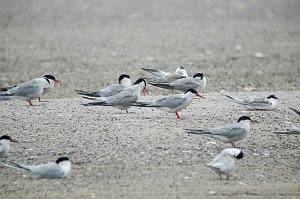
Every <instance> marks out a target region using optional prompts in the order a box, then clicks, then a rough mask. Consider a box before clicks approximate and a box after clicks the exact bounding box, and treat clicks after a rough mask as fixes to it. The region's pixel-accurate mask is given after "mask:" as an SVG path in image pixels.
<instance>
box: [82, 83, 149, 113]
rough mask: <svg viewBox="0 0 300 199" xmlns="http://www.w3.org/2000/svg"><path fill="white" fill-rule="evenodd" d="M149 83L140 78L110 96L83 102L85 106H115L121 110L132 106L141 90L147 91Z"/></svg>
mask: <svg viewBox="0 0 300 199" xmlns="http://www.w3.org/2000/svg"><path fill="white" fill-rule="evenodd" d="M146 86H147V83H146V81H145V80H144V79H142V78H140V79H138V80H137V81H136V82H135V83H134V84H133V85H132V86H130V87H128V88H126V89H125V90H124V91H122V92H120V93H118V94H116V95H113V96H109V97H103V98H100V99H93V98H87V99H92V100H97V102H90V103H88V104H83V105H84V106H114V107H116V108H118V109H121V110H126V112H127V113H128V110H127V109H128V108H130V107H131V106H132V104H133V103H134V102H136V101H137V100H138V99H139V97H140V96H141V91H143V92H144V93H145V92H147V91H146Z"/></svg>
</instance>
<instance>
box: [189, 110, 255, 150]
mask: <svg viewBox="0 0 300 199" xmlns="http://www.w3.org/2000/svg"><path fill="white" fill-rule="evenodd" d="M250 122H255V121H254V120H251V119H250V117H248V116H242V117H240V118H239V119H238V121H237V123H234V124H230V125H227V126H225V127H221V128H212V129H206V130H201V129H186V130H187V133H191V134H196V135H204V136H209V137H214V138H217V139H219V140H221V141H222V142H224V143H231V146H232V147H236V145H235V143H234V142H237V141H240V140H242V139H244V138H246V137H247V135H248V134H249V132H250Z"/></svg>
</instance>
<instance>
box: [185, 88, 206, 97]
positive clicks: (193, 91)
mask: <svg viewBox="0 0 300 199" xmlns="http://www.w3.org/2000/svg"><path fill="white" fill-rule="evenodd" d="M185 93H193V94H194V95H196V96H198V97H199V98H204V96H203V95H200V94H199V93H198V92H197V91H196V90H195V89H189V90H187V91H186V92H185Z"/></svg>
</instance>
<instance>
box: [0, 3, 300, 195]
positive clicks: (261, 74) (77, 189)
mask: <svg viewBox="0 0 300 199" xmlns="http://www.w3.org/2000/svg"><path fill="white" fill-rule="evenodd" d="M299 8H300V3H299V1H298V0H289V1H281V0H266V1H260V0H251V1H250V0H246V1H240V0H228V1H215V0H201V1H200V0H199V1H198V0H186V1H173V0H165V1H146V0H142V1H140V0H128V1H126V2H124V1H122V0H101V1H98V0H94V1H80V0H64V1H61V0H53V1H38V0H27V1H17V0H1V6H0V87H4V86H11V85H15V84H17V83H20V82H24V81H28V80H30V79H32V78H36V77H39V76H42V75H44V74H53V75H55V76H56V77H57V78H58V79H60V80H61V81H62V82H63V83H64V84H63V85H62V86H58V87H56V88H55V89H54V91H53V92H52V93H49V94H48V95H47V96H45V98H44V99H45V100H46V101H47V102H42V103H39V102H36V101H34V104H35V106H34V107H30V108H29V107H28V106H27V103H26V102H23V101H17V100H16V101H5V102H3V101H2V102H0V106H1V113H0V115H1V117H0V120H1V125H0V132H1V134H9V135H11V136H12V137H14V138H16V139H18V140H19V141H20V143H19V144H16V145H13V147H12V150H11V151H10V153H9V156H8V157H7V158H4V159H1V163H3V162H9V161H16V162H20V163H28V164H37V163H44V162H48V161H54V160H56V158H57V157H59V156H65V155H67V156H69V157H70V158H71V159H72V160H73V161H74V165H73V169H72V171H71V174H70V176H69V177H67V178H65V179H54V180H48V179H39V178H36V177H31V176H29V175H28V174H24V173H21V172H18V171H15V170H12V169H10V168H5V167H0V179H1V180H0V198H1V199H2V198H5V199H6V198H13V199H15V198H22V199H24V198H25V199H26V198H39V199H40V198H208V197H211V198H299V197H300V188H299V187H300V182H299V181H300V174H299V173H300V172H299V171H300V168H299V165H300V150H299V146H300V145H299V144H300V143H299V142H300V141H299V135H290V136H286V135H276V134H273V133H272V131H274V130H286V129H289V128H290V127H291V124H292V123H296V124H299V117H298V116H297V115H296V114H295V113H293V112H292V111H290V110H289V109H288V107H290V106H291V107H295V108H298V109H299V100H300V99H299V98H300V78H299V76H300V67H299V65H300V50H299V41H300V20H299V18H300V12H299ZM256 52H261V53H263V54H264V55H265V56H264V57H263V58H257V57H255V56H254V53H256ZM180 65H183V66H185V68H186V69H187V71H188V73H189V74H190V75H192V74H194V73H196V72H203V73H204V74H205V75H207V76H208V86H207V88H206V91H205V92H204V94H205V96H206V97H207V98H206V99H204V100H201V101H198V100H195V101H194V102H193V103H192V105H191V106H189V107H188V108H187V109H185V110H184V111H182V113H181V115H182V117H184V118H185V120H183V121H180V120H177V119H176V117H175V115H174V114H168V113H164V112H161V111H159V110H155V109H139V108H131V109H130V111H131V112H132V113H130V114H126V113H125V112H124V111H120V110H118V109H114V108H110V107H83V106H81V105H80V104H81V103H83V102H87V101H86V100H84V99H81V98H79V97H78V96H76V94H75V92H74V89H76V88H77V89H83V90H84V89H89V90H94V89H98V88H102V87H104V86H105V85H107V84H110V83H115V82H116V81H117V78H118V76H119V75H120V74H121V73H128V74H130V76H131V77H132V79H133V80H135V79H137V78H139V77H141V76H146V75H147V74H146V73H145V72H143V71H142V70H140V67H145V66H150V67H154V68H160V69H164V70H167V71H173V70H175V68H176V67H178V66H180ZM220 90H225V91H226V92H231V94H233V95H236V96H240V97H243V96H250V95H252V96H260V97H265V96H267V95H269V94H275V95H276V96H277V97H278V98H279V99H280V104H279V106H278V108H277V109H276V110H275V111H270V112H264V111H251V112H249V111H245V110H244V109H243V108H241V107H237V106H234V105H233V104H232V103H229V102H228V101H227V100H226V99H225V98H224V97H223V96H222V95H221V94H220V93H219V91H220ZM238 91H239V92H238ZM244 91H248V92H244ZM249 91H250V92H249ZM253 91H256V92H253ZM257 91H259V92H257ZM163 94H164V95H169V94H171V93H170V92H168V91H162V90H161V89H151V93H150V96H146V97H142V99H141V100H142V101H144V100H147V101H148V100H149V101H150V100H155V99H158V98H159V97H161V96H162V95H163ZM241 115H249V116H251V117H254V118H256V119H257V121H258V123H257V124H254V125H252V130H251V132H250V135H249V136H248V137H247V138H246V139H245V140H243V141H241V142H239V143H238V145H239V146H240V147H242V148H243V151H244V153H245V157H244V158H243V159H242V160H240V161H238V162H237V165H238V169H237V171H236V172H235V173H234V176H235V177H236V179H231V180H229V181H226V180H219V179H218V175H216V174H215V173H214V172H213V171H211V170H210V169H208V168H206V167H205V166H204V165H205V163H206V162H208V161H210V160H211V159H212V158H213V157H214V156H215V155H216V154H217V153H219V152H220V151H221V150H222V149H224V148H225V147H229V146H230V145H228V144H223V143H220V142H219V141H216V140H213V139H210V138H205V137H198V136H192V135H187V134H186V133H185V132H184V129H185V128H208V127H214V126H216V125H217V126H223V125H226V124H228V123H231V122H234V121H236V120H237V119H238V117H239V116H241Z"/></svg>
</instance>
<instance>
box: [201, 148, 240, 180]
mask: <svg viewBox="0 0 300 199" xmlns="http://www.w3.org/2000/svg"><path fill="white" fill-rule="evenodd" d="M243 156H244V154H243V152H242V150H241V149H237V148H227V149H224V150H223V151H221V153H219V154H218V155H217V156H216V157H215V158H214V159H213V161H211V162H210V163H207V164H206V166H207V167H209V168H211V169H212V170H214V171H215V172H216V173H218V174H219V176H220V179H222V174H225V175H227V178H226V179H227V180H229V175H230V174H231V173H232V172H233V171H234V170H235V159H241V158H243Z"/></svg>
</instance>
